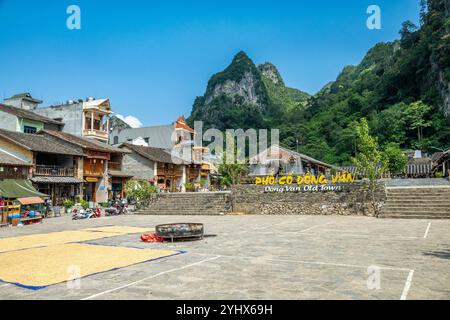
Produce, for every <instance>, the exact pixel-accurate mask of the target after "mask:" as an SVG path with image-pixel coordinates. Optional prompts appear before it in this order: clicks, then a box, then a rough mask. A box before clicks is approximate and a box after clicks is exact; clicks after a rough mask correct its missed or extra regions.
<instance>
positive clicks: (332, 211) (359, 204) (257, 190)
mask: <svg viewBox="0 0 450 320" xmlns="http://www.w3.org/2000/svg"><path fill="white" fill-rule="evenodd" d="M271 188H285V186H279V185H277V186H271ZM342 190H343V191H337V192H336V191H309V192H305V191H299V192H265V187H264V186H256V185H239V186H234V187H233V189H232V205H233V212H239V213H245V214H263V215H280V214H286V215H365V216H374V215H375V210H374V208H373V205H372V201H370V199H371V197H370V196H369V193H368V192H367V188H366V187H365V186H364V185H362V184H361V183H355V184H352V185H344V186H342ZM375 199H376V208H377V209H376V210H378V211H377V212H379V211H381V208H382V207H383V205H384V203H385V201H386V192H385V187H384V185H381V184H380V185H378V187H377V191H376V194H375Z"/></svg>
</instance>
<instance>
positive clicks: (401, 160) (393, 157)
mask: <svg viewBox="0 0 450 320" xmlns="http://www.w3.org/2000/svg"><path fill="white" fill-rule="evenodd" d="M383 159H384V162H385V163H386V168H387V170H388V171H389V172H390V173H391V174H393V175H397V174H401V173H403V172H404V170H405V166H406V164H407V163H408V157H407V156H406V155H405V154H404V153H403V152H402V150H401V149H400V146H399V145H398V144H397V143H394V142H391V143H388V144H387V145H386V146H385V147H384V150H383Z"/></svg>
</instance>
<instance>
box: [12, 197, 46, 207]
mask: <svg viewBox="0 0 450 320" xmlns="http://www.w3.org/2000/svg"><path fill="white" fill-rule="evenodd" d="M17 201H19V202H20V203H21V204H23V205H28V204H40V203H44V200H42V198H39V197H29V198H18V199H17Z"/></svg>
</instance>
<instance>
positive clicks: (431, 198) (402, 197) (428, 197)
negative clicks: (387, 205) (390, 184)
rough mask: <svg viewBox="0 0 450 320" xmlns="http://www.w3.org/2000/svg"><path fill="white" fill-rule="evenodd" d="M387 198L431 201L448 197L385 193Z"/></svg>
mask: <svg viewBox="0 0 450 320" xmlns="http://www.w3.org/2000/svg"><path fill="white" fill-rule="evenodd" d="M386 198H387V199H388V200H407V201H409V200H420V201H433V200H447V201H448V199H449V198H450V196H449V197H447V196H445V197H444V196H441V197H439V196H426V197H424V196H416V195H407V196H392V195H389V194H388V195H387V197H386Z"/></svg>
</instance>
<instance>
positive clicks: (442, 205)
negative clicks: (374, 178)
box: [385, 201, 450, 208]
mask: <svg viewBox="0 0 450 320" xmlns="http://www.w3.org/2000/svg"><path fill="white" fill-rule="evenodd" d="M385 207H402V208H404V207H408V208H450V204H447V203H436V202H429V203H424V202H420V203H411V202H408V201H404V202H390V201H387V202H386V203H385Z"/></svg>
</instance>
